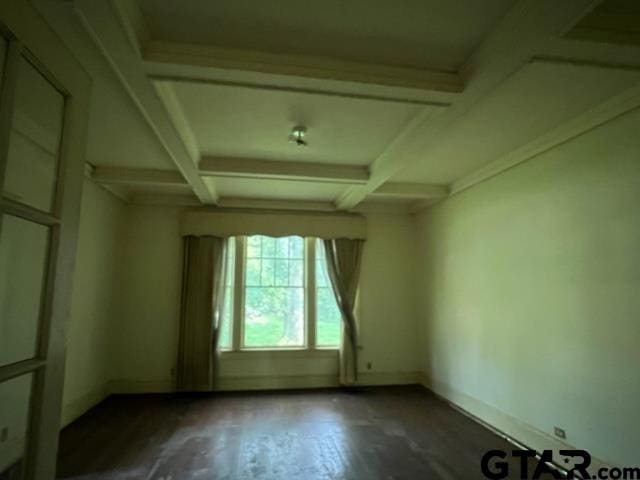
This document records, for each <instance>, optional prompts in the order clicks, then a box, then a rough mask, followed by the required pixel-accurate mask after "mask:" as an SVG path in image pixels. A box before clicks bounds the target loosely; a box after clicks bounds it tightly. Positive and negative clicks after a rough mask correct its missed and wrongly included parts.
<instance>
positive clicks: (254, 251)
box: [247, 235, 262, 258]
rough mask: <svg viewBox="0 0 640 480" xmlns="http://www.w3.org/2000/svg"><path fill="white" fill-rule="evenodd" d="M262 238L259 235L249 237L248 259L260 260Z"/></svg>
mask: <svg viewBox="0 0 640 480" xmlns="http://www.w3.org/2000/svg"><path fill="white" fill-rule="evenodd" d="M261 238H262V237H260V236H259V235H256V236H253V237H249V239H248V240H247V258H259V257H260V255H261V253H260V252H261V249H260V246H261V245H262V240H261Z"/></svg>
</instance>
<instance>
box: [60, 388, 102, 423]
mask: <svg viewBox="0 0 640 480" xmlns="http://www.w3.org/2000/svg"><path fill="white" fill-rule="evenodd" d="M109 393H110V392H109V388H108V384H107V383H105V384H104V385H102V387H100V388H97V389H95V390H93V391H91V392H89V393H86V394H84V395H82V396H80V397H78V398H76V399H75V400H73V401H71V402H69V403H66V404H64V405H63V406H62V414H61V420H60V427H61V428H64V427H66V426H67V425H69V424H70V423H71V422H73V421H74V420H75V419H76V418H78V417H80V416H81V415H82V414H84V413H85V412H87V411H89V410H90V409H91V408H93V407H94V406H96V405H97V404H98V403H100V402H101V401H102V400H104V399H105V398H107V396H109Z"/></svg>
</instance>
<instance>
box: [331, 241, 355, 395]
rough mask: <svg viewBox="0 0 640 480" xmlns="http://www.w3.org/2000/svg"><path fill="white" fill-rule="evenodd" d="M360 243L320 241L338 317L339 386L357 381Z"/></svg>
mask: <svg viewBox="0 0 640 480" xmlns="http://www.w3.org/2000/svg"><path fill="white" fill-rule="evenodd" d="M363 245H364V240H351V239H347V238H337V239H332V240H324V248H325V254H326V258H327V272H328V274H329V279H330V280H331V286H332V287H333V292H334V293H335V295H336V300H337V301H338V306H339V307H340V311H341V313H342V320H343V322H342V332H343V335H342V344H341V345H340V382H341V383H342V384H343V385H351V384H353V383H355V382H356V380H357V379H358V339H357V331H356V318H355V303H356V295H357V293H358V281H359V278H360V262H361V258H362V247H363Z"/></svg>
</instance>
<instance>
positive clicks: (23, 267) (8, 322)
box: [0, 215, 49, 365]
mask: <svg viewBox="0 0 640 480" xmlns="http://www.w3.org/2000/svg"><path fill="white" fill-rule="evenodd" d="M0 229H1V230H0V365H6V364H9V363H14V362H19V361H21V360H26V359H28V358H33V357H34V356H35V354H36V343H37V339H38V326H39V323H40V307H41V300H42V289H43V286H44V278H45V277H44V276H45V270H46V260H47V252H48V246H49V228H48V227H45V226H43V225H39V224H37V223H33V222H29V221H27V220H23V219H21V218H18V217H14V216H12V215H3V217H2V225H1V226H0Z"/></svg>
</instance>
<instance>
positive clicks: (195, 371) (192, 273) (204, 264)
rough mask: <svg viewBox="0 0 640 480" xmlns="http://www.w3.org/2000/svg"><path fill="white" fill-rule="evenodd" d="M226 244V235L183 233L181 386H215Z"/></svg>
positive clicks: (178, 371)
mask: <svg viewBox="0 0 640 480" xmlns="http://www.w3.org/2000/svg"><path fill="white" fill-rule="evenodd" d="M226 248H227V240H226V239H223V238H218V237H209V236H207V237H195V236H187V237H184V264H183V274H182V304H181V311H180V338H179V343H178V364H177V368H176V386H177V388H178V390H183V391H196V390H210V389H211V388H212V387H213V380H214V367H215V356H216V347H217V342H218V324H219V316H220V313H221V311H222V298H223V292H224V275H225V259H226V255H225V252H226Z"/></svg>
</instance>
